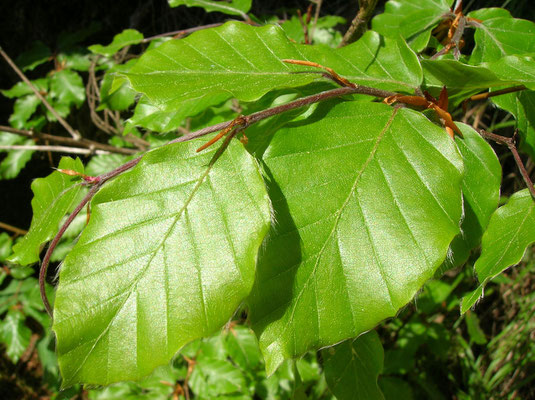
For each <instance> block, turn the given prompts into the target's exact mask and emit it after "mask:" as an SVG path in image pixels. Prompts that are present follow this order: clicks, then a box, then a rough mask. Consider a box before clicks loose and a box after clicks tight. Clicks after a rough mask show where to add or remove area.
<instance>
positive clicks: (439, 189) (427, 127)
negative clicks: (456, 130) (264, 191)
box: [249, 102, 462, 373]
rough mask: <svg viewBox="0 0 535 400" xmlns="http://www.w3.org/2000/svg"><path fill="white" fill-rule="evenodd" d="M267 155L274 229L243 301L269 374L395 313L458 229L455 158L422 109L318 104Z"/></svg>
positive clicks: (457, 167)
mask: <svg viewBox="0 0 535 400" xmlns="http://www.w3.org/2000/svg"><path fill="white" fill-rule="evenodd" d="M328 107H332V108H331V109H329V108H328ZM327 110H329V111H328V114H327V113H326V112H327ZM371 116H373V117H371ZM263 160H264V163H265V169H266V172H265V174H266V179H268V180H269V184H268V192H269V193H270V197H271V200H272V203H273V208H274V213H275V219H276V223H275V225H274V226H273V227H272V229H271V231H270V233H269V234H268V236H267V237H266V240H265V243H264V246H263V247H262V249H261V252H260V255H259V261H258V266H257V277H256V281H255V287H254V289H253V291H252V294H251V297H250V299H249V304H250V318H251V322H252V324H253V329H254V331H255V332H256V334H257V336H258V337H259V343H260V347H261V349H262V352H263V354H264V358H265V361H266V366H267V371H268V373H272V372H273V371H274V370H275V369H276V368H277V366H278V365H279V364H280V363H281V362H282V361H283V360H284V359H285V358H292V357H295V356H298V355H301V354H303V353H305V352H306V351H307V350H309V349H312V348H314V349H316V348H319V347H323V346H328V345H332V344H334V343H337V342H339V341H341V340H344V339H346V338H351V337H355V336H358V335H359V334H360V333H362V332H365V331H367V330H369V329H371V328H373V327H374V326H375V325H376V324H377V323H379V322H380V321H382V320H384V319H385V318H387V317H389V316H393V315H395V314H396V312H397V311H398V309H399V308H400V307H402V306H403V305H405V304H406V303H407V302H408V301H409V300H410V299H411V298H412V297H413V296H414V294H415V293H416V292H417V291H418V290H419V288H420V287H421V286H422V285H423V284H424V283H425V281H426V280H427V279H429V278H430V277H431V276H432V275H433V273H434V272H435V270H436V269H437V268H438V266H439V265H440V264H441V263H442V261H443V260H444V258H445V256H446V252H447V250H448V246H449V244H450V242H451V240H452V239H453V237H454V236H455V235H456V234H458V233H459V220H460V216H461V187H460V186H461V178H462V162H461V159H460V157H459V154H458V153H457V150H456V149H455V147H454V145H453V142H452V141H451V139H450V138H449V136H448V135H447V134H446V133H445V131H444V130H443V129H442V128H439V127H438V126H436V125H434V124H432V123H431V122H429V120H427V119H426V118H425V117H424V116H422V115H421V114H420V113H416V112H413V111H410V110H407V109H399V110H396V111H394V110H393V109H392V108H390V107H388V106H386V105H384V104H377V103H365V102H347V103H342V104H337V105H335V106H332V103H331V104H330V105H329V104H325V105H323V104H322V105H320V106H319V107H318V108H317V110H316V111H315V113H314V114H312V115H311V116H310V117H309V118H308V119H306V120H303V121H300V122H296V123H292V124H289V125H287V126H286V127H285V128H283V129H281V130H279V131H278V132H277V133H276V134H275V135H274V137H273V138H272V140H271V142H270V145H269V147H268V148H267V150H266V151H265V153H264V155H263ZM289 171H290V172H289ZM295 338H299V340H295Z"/></svg>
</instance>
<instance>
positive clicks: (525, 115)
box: [492, 90, 535, 160]
mask: <svg viewBox="0 0 535 400" xmlns="http://www.w3.org/2000/svg"><path fill="white" fill-rule="evenodd" d="M492 101H493V103H494V104H496V105H497V106H498V107H500V108H502V109H504V110H506V111H509V112H510V113H511V114H512V115H513V116H514V117H515V118H516V123H517V128H518V131H519V133H520V137H521V139H522V140H521V142H520V150H522V151H524V152H526V153H527V154H529V156H530V157H531V159H532V160H535V91H532V90H524V91H522V92H519V93H510V94H506V95H501V96H496V97H494V98H492Z"/></svg>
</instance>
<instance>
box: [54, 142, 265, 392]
mask: <svg viewBox="0 0 535 400" xmlns="http://www.w3.org/2000/svg"><path fill="white" fill-rule="evenodd" d="M204 142H205V140H196V141H191V142H187V143H176V144H173V145H168V146H165V147H161V148H158V149H156V150H153V151H151V152H149V153H147V155H145V156H144V157H143V159H142V160H141V161H140V163H139V164H138V165H137V166H136V167H135V168H134V169H133V170H132V171H130V172H128V173H126V174H123V175H121V176H119V177H117V178H116V179H114V180H113V181H111V182H109V183H108V184H107V185H106V186H105V187H104V188H103V189H102V190H101V191H100V192H99V193H98V194H97V195H96V196H95V198H94V199H93V201H92V213H91V220H90V222H89V225H88V226H87V227H86V228H85V230H84V232H83V233H82V235H81V237H80V239H79V240H78V243H77V244H76V246H75V248H74V249H73V250H72V252H71V253H70V254H69V255H68V256H67V258H66V259H65V261H64V263H63V267H62V269H61V272H60V283H59V286H58V290H57V293H56V302H55V307H54V317H55V318H54V326H53V329H54V331H55V332H56V335H57V349H58V355H59V364H60V369H61V373H62V376H63V379H64V386H69V385H72V384H74V383H77V382H84V383H94V384H109V383H111V382H117V381H121V380H133V379H140V378H141V377H143V376H145V375H147V374H149V373H150V372H151V371H152V370H154V368H155V367H157V366H158V365H163V364H167V363H168V362H169V360H170V359H171V357H173V355H174V354H175V353H176V352H177V351H178V350H179V349H180V348H181V347H182V346H184V345H185V344H186V343H188V342H190V341H191V340H194V339H196V338H199V337H203V336H208V335H211V334H213V333H214V332H216V331H217V330H218V329H219V328H220V327H221V326H222V325H223V324H225V323H226V322H227V321H228V320H229V318H230V317H231V316H232V314H233V313H234V311H235V310H236V308H237V307H238V305H239V304H240V303H241V302H242V301H243V299H244V297H246V296H247V295H248V293H249V291H250V289H251V287H252V284H253V279H254V269H255V259H256V254H257V251H258V247H259V246H260V243H261V241H262V238H263V237H264V234H265V232H266V231H267V229H268V226H269V221H270V218H269V215H270V214H269V206H268V198H267V195H266V192H265V187H264V183H263V181H262V178H261V176H260V174H259V171H258V167H257V165H256V163H255V161H254V160H253V159H252V157H251V156H250V155H249V154H248V153H247V152H246V151H245V150H244V149H243V146H242V145H241V144H240V143H239V142H238V141H236V140H233V141H232V142H231V144H230V145H229V147H228V148H227V150H226V151H225V152H224V153H223V155H222V156H221V157H220V158H219V159H218V160H217V162H216V163H215V165H213V166H212V164H210V160H211V158H212V157H213V156H214V154H215V151H216V150H215V149H214V148H213V147H212V148H211V150H210V151H206V152H202V153H198V154H196V153H195V149H196V148H198V147H199V146H200V144H201V143H204ZM155 326H157V327H158V329H155V328H154V327H155ZM107 360H113V362H108V361H107Z"/></svg>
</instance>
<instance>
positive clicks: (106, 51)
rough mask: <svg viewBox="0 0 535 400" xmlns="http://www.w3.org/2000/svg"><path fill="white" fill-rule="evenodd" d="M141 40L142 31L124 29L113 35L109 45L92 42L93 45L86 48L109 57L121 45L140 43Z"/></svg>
mask: <svg viewBox="0 0 535 400" xmlns="http://www.w3.org/2000/svg"><path fill="white" fill-rule="evenodd" d="M142 40H143V34H142V33H140V32H138V31H136V30H135V29H125V30H124V31H122V32H121V33H119V34H117V35H115V36H114V37H113V41H112V42H111V43H110V44H109V45H107V46H102V45H100V44H94V45H93V46H89V47H88V49H89V50H90V51H91V52H93V53H95V54H100V55H103V56H107V57H111V56H113V55H114V54H115V53H117V52H118V51H119V50H121V49H122V48H123V47H126V46H131V45H133V44H138V43H141V41H142Z"/></svg>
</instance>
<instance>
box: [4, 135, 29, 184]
mask: <svg viewBox="0 0 535 400" xmlns="http://www.w3.org/2000/svg"><path fill="white" fill-rule="evenodd" d="M0 144H1V145H26V146H32V145H33V144H34V142H33V140H31V139H27V138H25V137H24V136H18V135H14V134H12V133H8V132H0ZM1 152H2V153H4V152H6V153H7V156H6V157H4V158H3V159H2V161H1V162H0V179H12V178H15V177H16V176H17V175H18V174H19V172H20V171H21V170H22V169H23V168H24V166H25V165H26V163H27V162H28V161H30V159H31V158H32V154H33V150H2V151H1Z"/></svg>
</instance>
